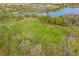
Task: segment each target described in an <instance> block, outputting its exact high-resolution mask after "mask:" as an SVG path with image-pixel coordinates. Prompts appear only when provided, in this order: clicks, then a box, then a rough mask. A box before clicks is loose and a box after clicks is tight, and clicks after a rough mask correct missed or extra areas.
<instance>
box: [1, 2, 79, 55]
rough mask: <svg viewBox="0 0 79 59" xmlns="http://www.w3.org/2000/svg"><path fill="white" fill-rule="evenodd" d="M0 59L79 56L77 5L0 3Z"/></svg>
mask: <svg viewBox="0 0 79 59" xmlns="http://www.w3.org/2000/svg"><path fill="white" fill-rule="evenodd" d="M0 56H79V4H78V3H26V4H25V3H2V4H0Z"/></svg>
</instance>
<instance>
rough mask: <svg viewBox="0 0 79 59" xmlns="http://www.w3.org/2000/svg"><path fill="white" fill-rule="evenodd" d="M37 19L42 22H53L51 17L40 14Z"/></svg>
mask: <svg viewBox="0 0 79 59" xmlns="http://www.w3.org/2000/svg"><path fill="white" fill-rule="evenodd" d="M39 20H40V21H41V22H43V23H47V24H53V18H52V17H50V16H40V17H39Z"/></svg>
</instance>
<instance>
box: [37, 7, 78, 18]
mask: <svg viewBox="0 0 79 59" xmlns="http://www.w3.org/2000/svg"><path fill="white" fill-rule="evenodd" d="M67 14H74V15H79V8H64V9H61V10H58V11H56V12H48V13H45V12H44V13H38V14H37V15H39V16H47V15H49V16H51V17H59V16H62V15H67Z"/></svg>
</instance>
